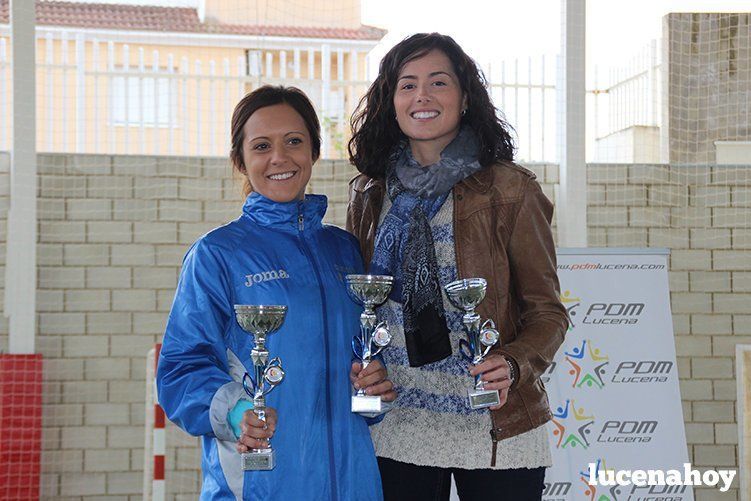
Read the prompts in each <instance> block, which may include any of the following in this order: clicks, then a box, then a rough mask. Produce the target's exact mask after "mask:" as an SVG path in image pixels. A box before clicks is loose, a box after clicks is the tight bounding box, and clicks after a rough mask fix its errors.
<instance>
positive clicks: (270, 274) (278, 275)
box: [245, 269, 289, 287]
mask: <svg viewBox="0 0 751 501" xmlns="http://www.w3.org/2000/svg"><path fill="white" fill-rule="evenodd" d="M282 278H289V275H288V274H287V272H286V271H284V270H282V269H280V270H278V271H277V270H271V271H262V272H260V273H253V274H252V275H245V287H253V284H258V283H261V282H268V281H269V280H281V279H282Z"/></svg>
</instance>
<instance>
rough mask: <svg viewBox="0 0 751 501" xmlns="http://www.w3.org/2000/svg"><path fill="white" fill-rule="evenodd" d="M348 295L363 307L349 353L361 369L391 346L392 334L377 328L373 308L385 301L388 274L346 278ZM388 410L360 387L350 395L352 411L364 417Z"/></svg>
mask: <svg viewBox="0 0 751 501" xmlns="http://www.w3.org/2000/svg"><path fill="white" fill-rule="evenodd" d="M345 280H346V282H347V292H348V293H349V296H350V297H351V298H352V300H353V301H354V302H355V303H357V304H360V305H362V306H363V307H364V308H365V311H363V312H362V314H360V334H359V335H356V336H355V338H354V339H353V340H352V341H353V342H352V351H353V352H354V353H355V356H356V357H357V358H358V359H360V361H361V362H362V367H363V369H364V368H365V367H367V366H368V364H369V363H370V361H371V360H372V358H373V357H374V356H376V355H378V354H379V353H380V352H381V350H383V349H384V348H386V347H387V346H388V345H389V343H391V333H390V332H389V330H388V327H387V326H386V324H385V323H383V322H381V323H380V324H378V325H376V314H375V311H374V310H375V307H376V306H379V305H381V304H383V303H384V302H386V299H387V298H388V297H389V294H390V293H391V287H392V286H393V284H394V277H392V276H389V275H347V276H346V277H345ZM387 410H390V406H389V405H388V404H387V403H385V402H382V401H381V397H379V396H374V395H366V394H365V391H364V390H363V389H362V388H360V389H359V390H357V392H356V393H355V394H354V395H352V412H356V413H358V414H361V415H363V416H366V417H375V416H377V415H379V414H381V413H383V412H386V411H387Z"/></svg>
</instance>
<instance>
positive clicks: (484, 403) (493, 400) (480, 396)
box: [467, 388, 501, 409]
mask: <svg viewBox="0 0 751 501" xmlns="http://www.w3.org/2000/svg"><path fill="white" fill-rule="evenodd" d="M467 396H468V397H469V406H470V407H472V408H473V409H485V408H487V407H492V406H494V405H498V404H500V403H501V396H500V395H499V394H498V390H478V389H476V388H472V389H470V390H467Z"/></svg>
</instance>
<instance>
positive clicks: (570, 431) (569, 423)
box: [553, 400, 595, 449]
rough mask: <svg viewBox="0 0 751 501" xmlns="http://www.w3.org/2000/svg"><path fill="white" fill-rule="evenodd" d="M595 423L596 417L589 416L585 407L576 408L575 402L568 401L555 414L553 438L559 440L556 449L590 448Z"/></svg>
mask: <svg viewBox="0 0 751 501" xmlns="http://www.w3.org/2000/svg"><path fill="white" fill-rule="evenodd" d="M594 423H595V417H594V416H593V415H588V414H587V412H586V411H585V410H584V408H583V407H579V408H578V409H577V408H576V404H575V403H574V401H573V400H566V404H565V405H563V406H559V407H557V408H556V409H555V411H554V412H553V426H554V427H555V428H554V430H553V436H554V437H556V438H557V441H556V444H555V446H556V448H558V449H565V448H567V447H574V448H576V447H582V448H584V449H587V448H588V447H589V445H590V444H589V438H588V437H589V434H590V433H592V430H590V428H591V427H592V425H594Z"/></svg>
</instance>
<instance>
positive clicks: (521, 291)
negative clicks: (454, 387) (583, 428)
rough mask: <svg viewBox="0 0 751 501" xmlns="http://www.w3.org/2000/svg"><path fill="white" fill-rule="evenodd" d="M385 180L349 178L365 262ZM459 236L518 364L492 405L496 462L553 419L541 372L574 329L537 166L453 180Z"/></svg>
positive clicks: (506, 349)
mask: <svg viewBox="0 0 751 501" xmlns="http://www.w3.org/2000/svg"><path fill="white" fill-rule="evenodd" d="M384 192H385V183H384V181H382V180H376V179H371V178H369V177H366V176H365V175H362V174H361V175H359V176H357V177H355V178H354V179H353V180H352V181H351V182H350V190H349V206H348V208H347V230H348V231H349V232H351V233H352V234H354V235H355V236H356V237H357V239H358V240H359V242H360V248H361V251H362V255H363V258H364V260H365V263H370V259H371V257H372V255H373V241H374V239H375V232H376V227H377V225H378V219H379V215H380V212H381V207H382V205H383V196H384ZM453 200H454V241H455V248H456V265H457V271H458V276H459V277H462V278H471V277H482V278H485V279H486V280H487V281H488V290H487V293H486V296H485V300H484V301H483V302H482V303H481V304H480V306H479V307H478V308H477V312H478V313H479V314H480V315H481V316H482V318H492V319H494V320H495V321H496V325H497V326H498V329H499V331H500V332H501V342H500V343H499V344H498V345H496V347H494V348H493V351H494V352H496V353H501V354H503V355H505V356H506V357H508V358H510V359H511V361H512V363H514V365H515V368H516V369H517V371H516V374H517V377H516V382H515V383H514V385H513V386H512V387H511V389H510V391H509V395H508V401H507V402H506V404H505V405H504V406H503V407H502V408H501V409H500V410H497V411H492V413H491V416H492V422H493V429H491V430H490V436H491V440H492V441H493V457H492V458H491V466H494V464H495V455H496V447H497V443H498V441H499V440H502V439H505V438H508V437H513V436H516V435H519V434H521V433H524V432H526V431H529V430H531V429H533V428H536V427H538V426H540V425H542V424H543V423H545V422H547V421H548V420H549V419H550V418H551V413H550V406H549V404H548V397H547V394H546V392H545V387H544V386H543V384H542V381H541V380H540V375H541V374H542V373H543V372H545V370H546V369H547V368H548V366H549V365H550V363H551V362H552V360H553V357H554V356H555V353H556V351H557V350H558V347H559V346H560V345H561V343H563V337H564V335H565V333H566V330H567V328H568V317H567V314H566V310H565V308H564V307H563V305H562V304H561V302H560V299H559V291H560V286H559V284H558V276H557V275H556V256H555V246H554V244H553V236H552V233H551V230H550V221H551V218H552V216H553V205H552V203H551V202H550V201H549V200H548V199H547V197H546V196H545V195H544V194H543V192H542V189H541V188H540V185H539V184H538V183H537V181H535V175H534V173H532V172H530V171H529V170H527V169H524V168H523V167H520V166H518V165H516V164H514V163H512V162H501V163H497V164H495V165H493V166H491V167H487V168H484V169H482V170H480V171H479V172H477V173H475V174H474V175H472V176H470V177H468V178H467V179H465V180H464V181H462V182H460V183H459V184H457V185H456V186H455V187H454V190H453Z"/></svg>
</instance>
